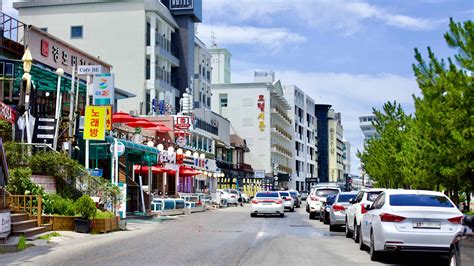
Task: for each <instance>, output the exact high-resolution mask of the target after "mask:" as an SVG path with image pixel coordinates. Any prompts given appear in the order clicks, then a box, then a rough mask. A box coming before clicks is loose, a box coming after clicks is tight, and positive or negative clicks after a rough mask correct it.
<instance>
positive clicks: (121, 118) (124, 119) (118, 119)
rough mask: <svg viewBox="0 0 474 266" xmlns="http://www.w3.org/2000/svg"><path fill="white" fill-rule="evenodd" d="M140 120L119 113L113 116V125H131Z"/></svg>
mask: <svg viewBox="0 0 474 266" xmlns="http://www.w3.org/2000/svg"><path fill="white" fill-rule="evenodd" d="M137 120H138V119H137V118H135V117H133V116H131V115H129V114H127V113H124V112H118V113H115V114H113V115H112V123H130V122H134V121H137Z"/></svg>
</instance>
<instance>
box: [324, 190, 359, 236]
mask: <svg viewBox="0 0 474 266" xmlns="http://www.w3.org/2000/svg"><path fill="white" fill-rule="evenodd" d="M356 195H357V192H341V193H339V194H338V195H337V196H336V199H335V200H334V203H333V204H332V205H331V209H330V211H329V231H336V229H337V228H339V227H341V226H343V225H345V224H346V209H347V207H349V205H350V204H349V200H350V199H353V198H355V196H356Z"/></svg>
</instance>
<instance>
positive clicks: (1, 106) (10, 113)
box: [0, 102, 15, 124]
mask: <svg viewBox="0 0 474 266" xmlns="http://www.w3.org/2000/svg"><path fill="white" fill-rule="evenodd" d="M0 119H2V120H5V121H8V122H10V123H12V124H13V123H15V110H13V109H12V108H11V107H10V106H8V105H7V104H5V103H2V102H0Z"/></svg>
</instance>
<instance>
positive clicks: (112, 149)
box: [110, 140, 125, 157]
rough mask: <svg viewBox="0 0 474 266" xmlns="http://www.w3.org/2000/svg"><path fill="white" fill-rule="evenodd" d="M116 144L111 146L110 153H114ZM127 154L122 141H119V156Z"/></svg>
mask: <svg viewBox="0 0 474 266" xmlns="http://www.w3.org/2000/svg"><path fill="white" fill-rule="evenodd" d="M114 146H115V145H114V144H113V143H112V144H110V153H112V154H113V153H114ZM124 153H125V145H123V143H122V142H120V140H117V155H118V156H119V157H120V156H122V155H123V154H124Z"/></svg>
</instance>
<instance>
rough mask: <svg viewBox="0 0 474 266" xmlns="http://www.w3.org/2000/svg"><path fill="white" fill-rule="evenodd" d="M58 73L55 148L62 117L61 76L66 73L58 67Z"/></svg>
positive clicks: (54, 147)
mask: <svg viewBox="0 0 474 266" xmlns="http://www.w3.org/2000/svg"><path fill="white" fill-rule="evenodd" d="M56 75H58V86H57V89H56V112H55V115H54V118H55V119H56V128H55V130H54V141H53V149H55V150H56V149H57V147H58V138H59V136H58V133H59V117H61V109H62V108H61V97H62V94H61V77H62V76H63V75H64V69H62V68H58V69H56Z"/></svg>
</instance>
